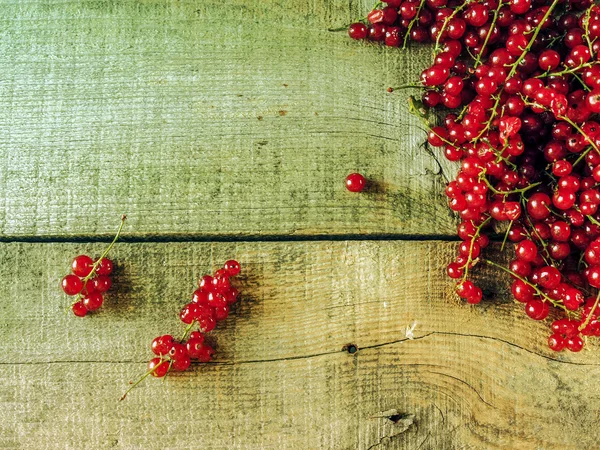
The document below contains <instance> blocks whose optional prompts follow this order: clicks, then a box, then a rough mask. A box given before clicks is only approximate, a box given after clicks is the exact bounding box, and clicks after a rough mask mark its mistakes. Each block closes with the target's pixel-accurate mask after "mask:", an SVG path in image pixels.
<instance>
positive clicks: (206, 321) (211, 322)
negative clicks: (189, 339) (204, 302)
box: [198, 316, 217, 333]
mask: <svg viewBox="0 0 600 450" xmlns="http://www.w3.org/2000/svg"><path fill="white" fill-rule="evenodd" d="M198 326H199V328H200V331H202V332H203V333H208V332H210V331H212V330H214V329H215V326H217V322H216V320H215V318H214V316H202V317H200V319H198Z"/></svg>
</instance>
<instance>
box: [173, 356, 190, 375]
mask: <svg viewBox="0 0 600 450" xmlns="http://www.w3.org/2000/svg"><path fill="white" fill-rule="evenodd" d="M191 363H192V360H191V359H190V357H189V355H188V354H187V353H186V354H184V355H181V356H180V357H178V358H177V359H173V360H172V366H173V369H175V370H176V371H178V372H183V371H184V370H186V369H187V368H188V367H190V364H191Z"/></svg>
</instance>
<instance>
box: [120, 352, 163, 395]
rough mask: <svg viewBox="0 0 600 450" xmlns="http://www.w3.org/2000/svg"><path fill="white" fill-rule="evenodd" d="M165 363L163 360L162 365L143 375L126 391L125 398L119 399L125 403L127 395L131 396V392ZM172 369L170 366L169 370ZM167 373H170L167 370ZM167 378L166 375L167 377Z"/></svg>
mask: <svg viewBox="0 0 600 450" xmlns="http://www.w3.org/2000/svg"><path fill="white" fill-rule="evenodd" d="M162 363H163V359H162V358H161V360H160V363H158V364H157V365H155V366H154V367H153V368H152V369H150V370H148V371H147V372H146V373H145V374H144V375H142V376H141V377H140V378H138V380H137V381H136V382H135V383H133V384H132V385H131V386H130V387H129V389H127V391H125V393H124V394H123V396H122V397H121V398H120V399H119V401H120V402H121V401H123V400H125V397H127V394H129V393H130V392H131V390H132V389H133V388H134V387H136V386H137V385H138V384H140V383H141V382H142V381H144V380H145V379H146V378H148V377H149V376H150V375H152V374H153V373H154V372H155V371H156V370H157V369H158V368H159V366H160V365H161V364H162ZM170 368H171V365H170V364H169V369H170ZM167 373H169V371H168V370H167ZM165 376H166V375H165Z"/></svg>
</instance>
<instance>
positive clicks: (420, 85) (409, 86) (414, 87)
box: [388, 83, 424, 91]
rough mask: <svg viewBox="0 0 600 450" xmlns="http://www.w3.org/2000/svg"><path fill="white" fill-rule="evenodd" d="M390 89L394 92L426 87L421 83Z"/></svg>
mask: <svg viewBox="0 0 600 450" xmlns="http://www.w3.org/2000/svg"><path fill="white" fill-rule="evenodd" d="M388 89H391V90H392V91H397V90H399V89H424V87H423V85H422V84H419V83H408V84H403V85H401V86H398V87H390V88H388Z"/></svg>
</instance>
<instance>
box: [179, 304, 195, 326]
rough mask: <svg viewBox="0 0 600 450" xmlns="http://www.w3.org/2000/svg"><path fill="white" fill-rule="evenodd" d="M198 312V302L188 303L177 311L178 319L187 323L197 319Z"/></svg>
mask: <svg viewBox="0 0 600 450" xmlns="http://www.w3.org/2000/svg"><path fill="white" fill-rule="evenodd" d="M199 314H200V310H199V306H198V304H197V303H188V304H187V305H185V306H184V307H183V308H182V309H181V311H180V313H179V319H180V320H181V321H182V322H183V323H185V324H187V325H189V324H191V323H192V322H193V321H194V320H197V319H198V316H199Z"/></svg>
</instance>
